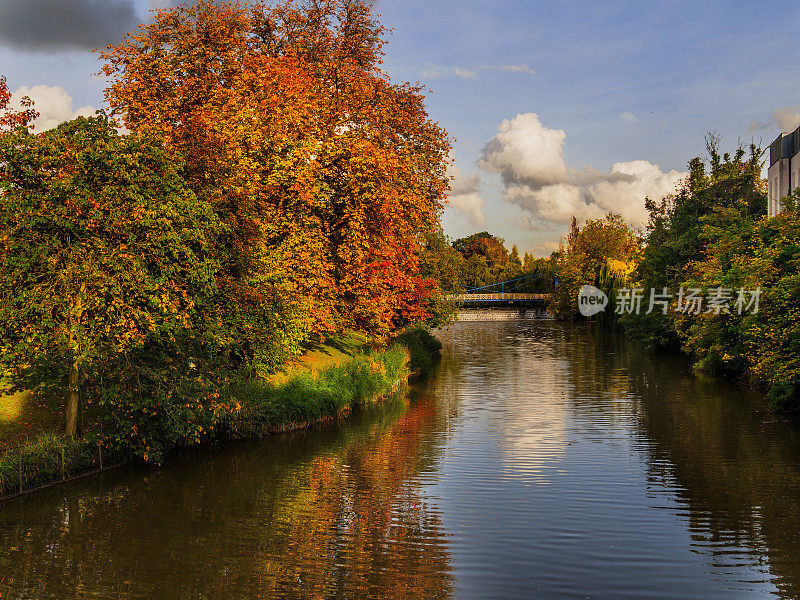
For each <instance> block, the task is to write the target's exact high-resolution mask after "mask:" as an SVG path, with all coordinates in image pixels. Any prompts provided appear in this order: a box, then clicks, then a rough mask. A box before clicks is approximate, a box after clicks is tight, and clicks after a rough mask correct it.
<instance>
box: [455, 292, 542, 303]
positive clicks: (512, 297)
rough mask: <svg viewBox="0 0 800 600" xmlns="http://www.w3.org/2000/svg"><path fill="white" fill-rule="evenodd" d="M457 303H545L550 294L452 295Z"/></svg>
mask: <svg viewBox="0 0 800 600" xmlns="http://www.w3.org/2000/svg"><path fill="white" fill-rule="evenodd" d="M451 298H452V299H453V300H456V301H457V302H514V301H520V300H528V301H531V300H538V301H547V300H549V299H550V294H519V293H514V292H509V293H502V292H501V293H497V294H453V295H452V296H451Z"/></svg>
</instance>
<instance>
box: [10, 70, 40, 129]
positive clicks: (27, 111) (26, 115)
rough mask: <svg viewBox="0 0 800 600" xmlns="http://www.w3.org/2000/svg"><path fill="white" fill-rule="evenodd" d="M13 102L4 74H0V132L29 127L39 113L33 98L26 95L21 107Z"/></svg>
mask: <svg viewBox="0 0 800 600" xmlns="http://www.w3.org/2000/svg"><path fill="white" fill-rule="evenodd" d="M10 104H11V92H10V91H9V89H8V82H7V80H6V78H5V77H4V76H0V134H2V133H7V132H9V131H13V130H14V129H16V128H17V127H28V126H29V125H30V123H31V121H33V120H34V119H35V118H36V117H38V116H39V113H38V112H37V111H36V110H35V109H34V108H33V100H31V99H30V98H28V96H24V97H23V98H22V100H21V102H20V104H21V107H20V109H14V108H13V107H12V106H10Z"/></svg>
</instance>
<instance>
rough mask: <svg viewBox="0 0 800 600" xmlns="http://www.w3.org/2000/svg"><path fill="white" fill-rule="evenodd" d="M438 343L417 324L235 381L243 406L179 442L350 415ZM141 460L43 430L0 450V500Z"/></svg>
mask: <svg viewBox="0 0 800 600" xmlns="http://www.w3.org/2000/svg"><path fill="white" fill-rule="evenodd" d="M440 350H441V343H440V342H439V340H437V339H436V338H435V337H434V336H433V335H432V334H431V333H430V332H429V331H428V330H427V329H424V328H421V327H417V328H413V329H410V330H408V331H406V332H404V333H402V334H400V335H399V336H397V337H395V338H394V339H392V340H391V341H390V343H389V344H388V345H387V346H386V347H385V348H383V349H381V350H376V351H369V352H359V353H356V354H353V355H351V356H349V357H348V358H346V359H342V360H341V361H340V362H338V363H336V364H333V365H330V366H328V367H326V368H325V369H322V370H321V371H319V372H317V373H298V374H296V375H294V376H292V377H290V378H289V379H287V380H286V381H285V382H283V383H280V384H275V383H271V382H269V381H265V380H248V381H240V382H237V383H236V384H235V385H233V386H232V387H231V388H230V389H229V390H226V394H228V395H229V397H230V399H231V400H233V401H234V402H236V403H237V404H238V406H239V410H237V411H236V412H235V413H234V414H233V415H232V416H231V418H230V419H229V420H227V421H225V422H223V423H221V425H220V426H219V427H217V428H216V430H215V431H213V432H209V434H208V436H206V437H205V438H203V439H201V440H193V441H188V440H185V441H183V443H181V444H179V445H180V446H186V445H194V444H213V443H217V442H221V441H228V440H245V439H259V438H263V437H267V436H269V435H275V434H279V433H284V432H287V431H293V430H298V429H306V428H309V427H312V426H314V425H317V424H320V423H323V422H326V421H332V420H336V419H341V418H346V417H347V416H348V415H349V414H350V413H351V412H352V410H353V409H354V408H356V407H357V406H360V405H365V404H371V403H378V402H381V401H383V400H385V399H386V398H389V397H390V396H391V395H392V394H393V393H396V392H398V391H399V390H400V389H401V388H402V387H403V386H404V385H406V384H407V383H408V381H409V379H412V378H415V377H421V376H424V375H426V374H427V373H428V372H429V371H430V369H431V368H432V366H433V365H434V364H435V362H436V360H437V358H438V356H439V353H440ZM136 460H140V459H137V458H134V457H133V456H132V454H131V453H130V452H129V451H128V452H119V451H117V452H111V453H109V452H108V451H104V450H103V448H102V446H101V445H100V444H99V443H98V442H97V441H96V440H95V439H92V438H88V437H81V438H74V439H73V438H67V437H63V436H56V435H43V436H42V437H40V438H39V439H37V440H36V442H34V443H31V444H29V445H26V446H23V447H21V448H19V449H18V450H16V451H14V452H11V453H7V454H5V455H3V456H2V457H0V501H2V500H6V499H9V498H14V497H18V496H21V495H24V494H27V493H30V492H34V491H36V490H40V489H43V488H46V487H51V486H54V485H60V484H62V483H66V482H68V481H73V480H75V479H79V478H81V477H85V476H88V475H92V474H95V473H98V472H101V471H106V470H109V469H112V468H116V467H119V466H121V465H123V464H127V463H130V462H135V461H136Z"/></svg>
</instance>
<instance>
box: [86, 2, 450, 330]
mask: <svg viewBox="0 0 800 600" xmlns="http://www.w3.org/2000/svg"><path fill="white" fill-rule="evenodd" d="M384 33H385V29H384V27H383V26H382V25H381V24H380V23H379V22H378V21H377V20H376V19H375V17H374V16H373V15H372V14H371V10H370V7H369V5H367V4H365V3H363V2H361V1H358V0H347V1H345V0H323V1H322V2H314V3H313V4H311V3H309V4H303V3H295V2H283V3H280V4H278V5H277V6H268V5H267V4H265V3H255V4H253V5H248V6H245V5H240V4H233V3H227V2H214V1H212V0H201V1H200V2H198V3H196V5H194V6H189V5H182V6H179V7H176V8H173V9H169V10H164V11H160V12H159V13H157V16H156V18H155V21H154V22H153V23H152V24H150V25H147V26H143V27H142V28H141V29H140V31H139V32H138V33H137V34H136V35H135V36H131V37H128V38H127V39H126V41H125V42H123V43H122V44H120V45H118V46H116V47H113V48H111V49H109V50H108V51H107V52H103V53H101V55H102V57H103V58H104V59H105V60H106V66H105V67H104V69H103V71H104V72H105V73H106V75H109V76H111V77H112V78H113V82H112V85H111V87H110V88H109V89H108V90H107V96H108V100H109V103H110V105H111V106H112V108H113V109H114V111H115V112H117V113H118V114H120V115H121V116H122V117H123V118H124V120H125V122H126V124H127V126H128V127H129V128H131V129H134V130H135V129H146V130H155V131H159V132H161V133H163V134H164V135H165V136H166V140H167V143H168V144H169V145H170V146H172V147H174V148H175V149H177V150H179V151H180V152H181V153H182V155H183V156H184V157H185V160H186V176H187V179H188V181H189V182H190V185H191V186H192V187H193V189H194V191H195V192H196V193H197V194H198V196H200V197H201V198H203V199H207V200H209V201H210V202H211V203H212V205H213V206H214V207H215V210H216V212H217V214H218V215H219V216H220V217H221V219H222V220H223V221H224V222H225V223H226V224H227V225H228V226H229V227H230V231H231V235H230V238H229V239H228V240H227V243H228V244H229V247H228V249H227V251H228V252H229V261H230V263H231V271H232V273H233V274H234V275H233V277H234V278H236V279H239V280H240V285H237V286H234V288H237V289H238V288H242V289H249V290H253V292H254V293H255V294H256V295H263V296H264V297H269V296H270V295H271V294H273V293H280V294H286V295H289V296H292V295H293V296H300V297H302V298H303V299H304V300H305V301H306V305H307V307H308V310H309V316H310V319H311V322H312V323H313V325H312V329H315V330H318V331H320V330H325V329H328V328H331V327H338V326H355V327H358V328H360V329H365V330H367V331H371V332H375V333H379V334H384V333H386V332H387V331H388V330H390V329H391V328H393V327H395V326H397V325H400V324H402V323H404V322H407V321H408V320H409V319H412V318H417V317H418V316H419V315H420V314H422V313H424V310H423V309H422V307H423V306H424V304H425V299H426V297H427V295H430V293H431V292H432V283H431V282H427V281H424V280H422V279H421V278H420V277H419V275H418V264H417V255H418V253H419V250H420V239H421V238H422V237H423V236H424V234H425V232H427V231H430V230H431V229H433V228H435V227H436V226H437V225H438V218H439V213H440V211H441V205H442V198H443V195H444V192H445V191H446V189H447V185H448V182H447V177H446V175H445V161H446V156H447V152H448V149H449V143H448V140H447V137H446V134H445V133H444V131H443V130H442V129H441V128H439V127H438V125H436V124H435V123H433V122H431V121H430V120H429V119H428V116H427V113H426V111H425V107H424V101H423V97H422V95H421V94H420V89H419V88H418V87H415V86H413V85H411V84H395V83H393V82H391V81H390V80H389V78H388V76H387V75H386V74H385V73H383V72H382V71H381V70H380V60H381V59H380V57H381V55H382V46H383V39H382V36H383V35H384ZM232 300H233V299H232Z"/></svg>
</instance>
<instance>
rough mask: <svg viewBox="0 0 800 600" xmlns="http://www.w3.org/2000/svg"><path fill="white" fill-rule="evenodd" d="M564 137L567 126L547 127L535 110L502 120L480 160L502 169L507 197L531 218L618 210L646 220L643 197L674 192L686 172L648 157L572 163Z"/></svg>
mask: <svg viewBox="0 0 800 600" xmlns="http://www.w3.org/2000/svg"><path fill="white" fill-rule="evenodd" d="M565 138H566V133H565V132H564V131H563V130H560V129H550V128H548V127H546V126H545V125H543V124H542V122H541V121H540V120H539V117H538V116H537V115H536V114H534V113H526V114H521V115H517V116H516V117H515V118H514V119H512V120H511V121H508V120H504V121H503V122H502V123H501V124H500V126H499V128H498V133H497V134H495V136H494V137H493V138H492V139H491V140H490V141H489V143H488V144H486V145H485V146H484V148H483V156H482V157H481V159H480V160H479V161H478V165H479V166H481V167H482V168H484V169H487V170H490V171H493V172H496V173H499V174H500V176H501V178H502V180H503V183H504V185H505V189H504V192H503V196H504V199H505V200H506V201H508V202H511V203H513V204H516V205H517V206H520V207H521V208H523V209H524V210H525V211H527V212H528V213H529V214H530V215H531V216H532V217H533V218H534V219H535V220H534V221H533V223H541V222H548V223H555V224H567V223H569V222H570V221H571V220H572V217H573V216H574V217H575V218H576V219H578V220H579V221H585V220H586V219H597V218H600V217H602V216H603V215H605V214H606V213H608V212H615V213H618V214H620V215H622V217H623V218H624V219H625V220H626V221H627V222H628V223H630V224H632V225H634V226H637V227H638V226H642V225H643V224H644V223H645V222H646V220H647V216H648V215H647V211H646V209H645V206H644V199H645V197H650V198H654V199H658V198H661V197H663V196H665V195H667V194H669V193H671V192H672V191H673V190H674V189H675V186H676V185H677V184H678V183H679V182H680V180H681V179H683V178H684V177H685V176H686V173H681V172H678V171H675V170H672V171H669V172H668V173H664V172H662V171H661V169H660V168H659V167H658V165H654V164H652V163H650V162H648V161H645V160H634V161H629V162H618V163H615V164H613V165H612V166H611V169H610V170H609V171H607V172H603V171H598V170H596V169H593V168H591V167H586V168H585V169H581V170H577V169H569V168H568V167H567V164H566V162H565V160H564V140H565ZM523 228H524V227H523Z"/></svg>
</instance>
